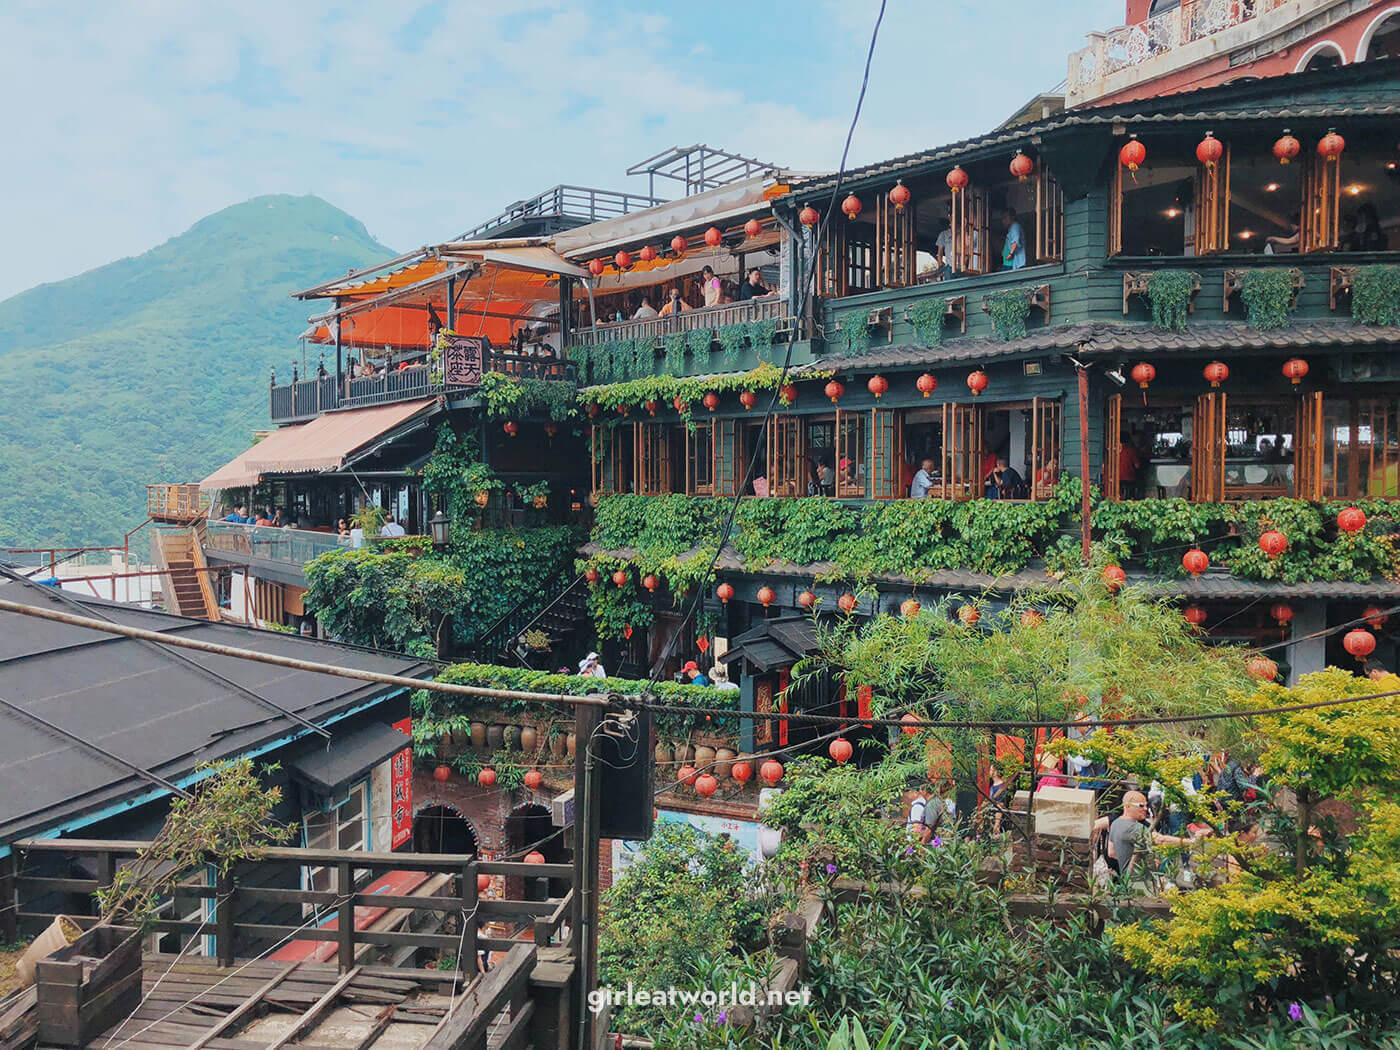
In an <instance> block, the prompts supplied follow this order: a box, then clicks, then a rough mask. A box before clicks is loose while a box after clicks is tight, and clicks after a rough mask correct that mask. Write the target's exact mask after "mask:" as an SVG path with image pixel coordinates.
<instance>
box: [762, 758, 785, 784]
mask: <svg viewBox="0 0 1400 1050" xmlns="http://www.w3.org/2000/svg"><path fill="white" fill-rule="evenodd" d="M758 775H759V776H761V777H762V778H763V779H764V780H766V781H767V782H768V786H769V787H772V786H773V785H774V784H776V783H777V782H778V781H780V780H782V779H783V764H782V763H781V762H778V761H776V760H774V759H771V758H770V759H769V760H768V761H767V762H764V763H763V765H761V766H759V767H758Z"/></svg>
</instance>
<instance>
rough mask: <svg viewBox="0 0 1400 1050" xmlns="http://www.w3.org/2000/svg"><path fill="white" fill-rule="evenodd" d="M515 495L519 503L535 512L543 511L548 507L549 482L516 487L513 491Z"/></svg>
mask: <svg viewBox="0 0 1400 1050" xmlns="http://www.w3.org/2000/svg"><path fill="white" fill-rule="evenodd" d="M515 492H516V495H518V496H519V497H520V502H521V503H523V504H525V505H526V506H528V507H534V508H535V510H544V509H546V508H547V507H548V506H549V482H547V481H537V482H535V484H533V485H518V486H516V489H515Z"/></svg>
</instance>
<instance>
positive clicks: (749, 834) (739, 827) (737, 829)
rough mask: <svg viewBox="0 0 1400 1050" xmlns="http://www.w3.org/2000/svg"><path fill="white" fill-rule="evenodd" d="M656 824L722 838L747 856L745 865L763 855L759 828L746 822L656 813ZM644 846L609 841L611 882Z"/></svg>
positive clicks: (664, 811)
mask: <svg viewBox="0 0 1400 1050" xmlns="http://www.w3.org/2000/svg"><path fill="white" fill-rule="evenodd" d="M656 821H657V823H658V824H666V823H674V824H689V825H690V826H691V827H693V828H696V829H698V830H700V831H703V832H705V833H706V834H708V835H714V836H716V837H719V836H726V837H727V838H728V839H729V840H730V841H731V842H733V843H734V845H735V848H737V849H739V850H741V851H742V852H744V853H746V854H748V857H749V863H751V864H757V863H759V862H760V861H761V860H762V859H763V854H762V852H761V851H760V850H759V843H758V834H759V830H760V828H759V825H758V824H755V823H754V822H753V821H749V820H736V819H734V818H733V817H718V816H711V815H709V814H704V813H681V812H678V811H675V810H669V809H663V810H658V811H657V814H656ZM645 846H646V843H645V842H625V841H623V840H622V839H613V840H612V871H613V878H614V879H617V878H618V877H619V876H621V874H622V873H623V872H624V871H626V870H627V869H628V868H630V867H631V866H632V864H633V862H634V861H635V860H636V859H637V854H638V853H640V852H641V851H642V849H644V848H645Z"/></svg>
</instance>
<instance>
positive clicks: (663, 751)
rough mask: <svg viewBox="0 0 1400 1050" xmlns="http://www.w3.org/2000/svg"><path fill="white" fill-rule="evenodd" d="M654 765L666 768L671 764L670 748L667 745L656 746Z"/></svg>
mask: <svg viewBox="0 0 1400 1050" xmlns="http://www.w3.org/2000/svg"><path fill="white" fill-rule="evenodd" d="M656 764H657V765H658V766H668V765H670V764H671V747H670V745H669V744H657V745H656Z"/></svg>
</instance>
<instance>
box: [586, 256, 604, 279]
mask: <svg viewBox="0 0 1400 1050" xmlns="http://www.w3.org/2000/svg"><path fill="white" fill-rule="evenodd" d="M607 268H608V264H607V263H605V262H603V260H602V259H592V260H590V261H589V263H588V272H589V273H591V274H592V275H593V276H594V277H602V276H603V271H604V270H606V269H607Z"/></svg>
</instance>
